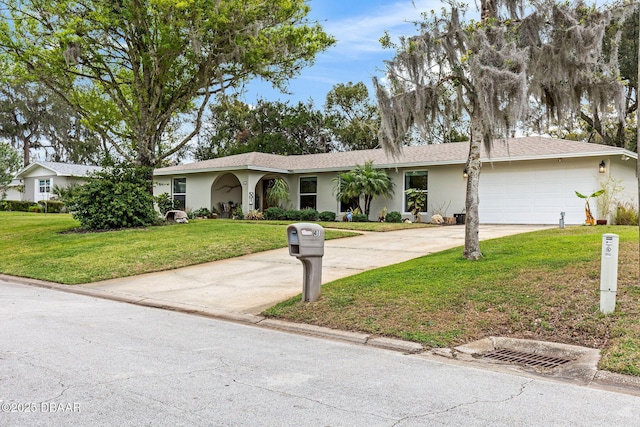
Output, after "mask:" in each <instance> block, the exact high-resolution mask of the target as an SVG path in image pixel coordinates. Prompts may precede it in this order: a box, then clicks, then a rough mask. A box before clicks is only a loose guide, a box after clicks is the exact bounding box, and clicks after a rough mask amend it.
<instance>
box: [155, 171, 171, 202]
mask: <svg viewBox="0 0 640 427" xmlns="http://www.w3.org/2000/svg"><path fill="white" fill-rule="evenodd" d="M163 193H167V194H169V195H171V177H169V176H154V177H153V196H154V197H158V196H159V195H161V194H163Z"/></svg>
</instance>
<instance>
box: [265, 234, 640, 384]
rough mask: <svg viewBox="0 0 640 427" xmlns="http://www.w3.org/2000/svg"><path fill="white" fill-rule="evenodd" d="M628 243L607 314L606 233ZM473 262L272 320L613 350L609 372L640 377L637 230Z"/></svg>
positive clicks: (294, 302) (392, 273) (447, 257)
mask: <svg viewBox="0 0 640 427" xmlns="http://www.w3.org/2000/svg"><path fill="white" fill-rule="evenodd" d="M606 232H612V233H616V234H618V235H619V236H620V262H619V279H618V287H619V292H618V305H617V308H616V311H615V312H614V314H612V315H609V316H603V315H602V314H600V312H599V303H600V302H599V280H600V251H601V234H602V233H606ZM481 248H482V251H483V254H484V258H483V259H482V260H480V261H476V262H470V261H467V260H465V259H463V258H462V256H461V253H462V250H461V248H456V249H452V250H448V251H445V252H441V253H437V254H433V255H430V256H426V257H422V258H419V259H416V260H412V261H408V262H404V263H401V264H396V265H393V266H389V267H385V268H380V269H377V270H372V271H367V272H364V273H362V274H359V275H356V276H351V277H347V278H344V279H340V280H338V281H335V282H332V283H329V284H325V285H323V287H322V295H321V297H320V300H319V301H317V302H315V303H312V304H304V303H301V302H300V298H299V297H295V298H292V299H290V300H288V301H284V302H282V303H280V304H278V305H276V306H275V307H272V308H271V309H268V310H267V311H266V312H265V314H266V315H268V316H273V317H278V318H282V319H288V320H292V321H296V322H306V323H313V324H316V325H321V326H327V327H332V328H339V329H346V330H355V331H362V332H367V333H372V334H378V335H383V336H390V337H398V338H402V339H407V340H412V341H417V342H420V343H423V344H425V345H427V346H429V347H452V346H455V345H459V344H462V343H466V342H470V341H473V340H476V339H480V338H484V337H487V336H509V337H515V338H527V339H538V340H544V341H555V342H564V343H568V344H575V345H584V346H589V347H595V348H602V349H603V352H602V354H603V358H602V360H601V362H600V367H601V368H602V369H607V370H611V371H614V372H620V373H625V374H631V375H640V368H639V367H640V286H638V230H637V228H635V227H571V228H566V229H564V230H559V229H552V230H545V231H540V232H534V233H527V234H521V235H516V236H511V237H506V238H501V239H495V240H491V241H487V242H483V243H482V244H481Z"/></svg>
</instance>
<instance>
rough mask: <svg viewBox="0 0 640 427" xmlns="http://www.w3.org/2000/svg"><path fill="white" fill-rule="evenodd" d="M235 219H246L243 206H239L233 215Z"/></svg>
mask: <svg viewBox="0 0 640 427" xmlns="http://www.w3.org/2000/svg"><path fill="white" fill-rule="evenodd" d="M231 215H232V216H233V219H244V212H242V206H240V205H238V206H236V208H235V209H234V210H233V212H232V213H231Z"/></svg>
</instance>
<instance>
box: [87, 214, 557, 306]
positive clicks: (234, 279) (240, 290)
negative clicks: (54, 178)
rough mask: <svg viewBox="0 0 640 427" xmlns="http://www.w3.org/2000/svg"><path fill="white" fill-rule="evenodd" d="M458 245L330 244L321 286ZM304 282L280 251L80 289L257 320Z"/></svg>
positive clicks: (399, 235)
mask: <svg viewBox="0 0 640 427" xmlns="http://www.w3.org/2000/svg"><path fill="white" fill-rule="evenodd" d="M544 228H549V226H536V225H532V226H527V225H483V226H480V239H481V240H487V239H493V238H497V237H503V236H508V235H512V234H519V233H525V232H529V231H535V230H541V229H544ZM462 245H464V226H463V225H456V226H446V227H431V228H417V229H410V230H401V231H391V232H385V233H364V234H362V235H360V236H355V237H349V238H343V239H335V240H328V241H326V242H325V256H324V257H323V268H322V283H327V282H331V281H333V280H336V279H340V278H342V277H347V276H351V275H354V274H358V273H360V272H363V271H366V270H371V269H374V268H378V267H384V266H387V265H391V264H397V263H400V262H403V261H407V260H410V259H413V258H418V257H421V256H424V255H428V254H430V253H434V252H439V251H442V250H445V249H449V248H453V247H456V246H462ZM186 256H188V254H186ZM302 279H303V277H302V264H301V263H300V261H298V260H297V259H296V258H294V257H291V256H290V255H289V250H288V249H287V248H283V249H276V250H272V251H266V252H260V253H256V254H251V255H246V256H242V257H238V258H233V259H228V260H223V261H214V262H209V263H206V264H199V265H194V266H191V267H185V268H179V269H176V270H169V271H163V272H157V273H149V274H142V275H139V276H132V277H124V278H120V279H112V280H106V281H101V282H95V283H88V284H84V285H78V286H80V287H82V288H85V289H87V290H95V291H97V292H98V293H101V294H107V295H109V296H110V297H111V298H115V299H123V300H126V301H137V302H143V301H146V302H153V303H154V304H157V305H164V306H167V307H172V306H173V307H179V308H180V309H182V310H194V311H216V312H224V313H236V314H258V313H260V312H261V311H263V310H264V309H265V308H268V307H271V306H272V305H274V304H276V303H278V302H280V301H283V300H285V299H287V298H290V297H293V296H295V295H297V294H300V293H301V292H302Z"/></svg>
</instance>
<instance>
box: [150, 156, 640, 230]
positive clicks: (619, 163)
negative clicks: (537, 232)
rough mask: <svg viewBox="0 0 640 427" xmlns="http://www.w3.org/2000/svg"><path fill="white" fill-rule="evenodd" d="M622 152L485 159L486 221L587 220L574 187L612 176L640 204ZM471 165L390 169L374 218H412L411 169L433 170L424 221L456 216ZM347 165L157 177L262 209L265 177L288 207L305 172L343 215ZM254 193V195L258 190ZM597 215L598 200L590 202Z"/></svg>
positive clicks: (196, 197) (212, 198)
mask: <svg viewBox="0 0 640 427" xmlns="http://www.w3.org/2000/svg"><path fill="white" fill-rule="evenodd" d="M623 159H624V157H621V156H610V157H603V158H600V157H596V156H591V157H571V158H566V159H565V158H560V159H559V158H550V159H537V160H518V161H513V162H503V161H501V162H495V163H492V162H486V161H485V162H484V163H483V165H482V172H481V176H480V189H479V192H480V205H479V208H480V222H481V223H510V224H518V223H520V224H557V223H558V221H559V219H560V212H565V214H566V216H565V223H566V224H567V225H570V224H582V223H584V219H585V214H584V200H583V199H580V198H578V197H577V196H576V195H575V191H579V192H581V193H588V194H591V193H592V192H594V191H596V190H598V189H600V188H601V187H602V185H603V182H604V181H606V179H607V177H609V176H610V177H612V178H614V179H617V180H621V181H623V186H624V191H623V192H621V194H619V195H618V197H617V199H619V200H621V201H627V202H629V203H632V204H633V205H635V206H637V204H638V200H637V199H638V198H637V179H636V177H635V167H636V166H635V165H636V161H635V159H632V158H631V159H628V158H627V160H623ZM602 160H605V163H606V173H604V174H601V173H599V171H598V165H599V163H600V162H601V161H602ZM463 170H464V164H460V163H458V164H453V165H436V166H415V167H402V168H391V169H387V173H388V174H389V177H390V178H391V180H392V182H393V183H394V195H393V196H392V197H390V198H387V199H385V198H384V197H377V198H375V199H374V200H373V202H372V204H371V209H370V214H369V219H370V220H372V221H375V220H377V219H378V213H379V212H380V211H382V210H383V209H384V208H386V211H387V212H392V211H398V212H400V213H401V214H402V215H403V216H404V217H406V218H410V219H412V220H413V216H412V215H411V214H410V213H409V212H407V211H406V208H405V194H404V190H405V182H406V179H407V178H406V176H407V175H406V174H407V173H408V172H419V171H426V172H427V173H428V201H427V212H425V213H424V214H421V220H422V221H430V220H431V216H432V215H433V214H435V213H439V214H441V215H443V216H454V215H455V214H459V213H464V209H465V199H466V186H467V179H466V178H465V177H464V176H463ZM342 172H344V170H341V171H335V172H317V173H313V172H310V173H290V174H287V173H277V172H270V173H267V172H263V171H255V170H240V171H229V172H209V173H185V174H183V175H175V176H159V177H156V178H155V183H156V185H155V186H154V194H156V195H158V194H160V193H162V192H169V193H170V194H171V188H172V186H171V182H172V178H174V177H186V179H187V181H186V182H187V196H186V207H187V209H192V210H193V209H198V208H202V207H207V208H209V209H211V208H212V207H213V208H215V209H218V210H219V209H220V208H219V203H221V202H222V203H227V202H230V201H233V202H234V204H237V203H242V208H243V211H244V212H245V213H246V212H248V211H249V210H250V209H255V208H261V207H262V206H263V205H262V201H263V200H262V198H263V197H264V194H263V187H262V182H263V181H262V180H263V179H270V178H275V177H280V178H283V179H285V181H286V182H287V184H288V185H289V190H290V197H291V200H290V203H289V206H288V207H289V208H293V209H301V208H304V207H305V206H301V202H300V179H301V178H304V177H315V178H316V179H317V190H316V210H317V211H319V212H322V211H331V212H335V213H336V214H337V218H338V220H340V219H341V217H342V213H343V212H340V203H339V201H338V200H337V199H336V195H335V192H334V185H335V182H334V179H335V178H336V177H337V176H338V175H339V173H342ZM251 193H253V194H251ZM590 204H591V209H592V212H593V213H594V215H597V212H596V206H597V205H596V202H595V200H594V201H592V202H591V203H590Z"/></svg>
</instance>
